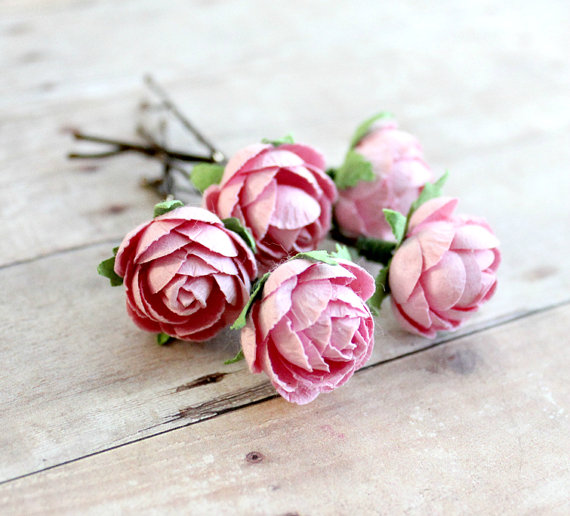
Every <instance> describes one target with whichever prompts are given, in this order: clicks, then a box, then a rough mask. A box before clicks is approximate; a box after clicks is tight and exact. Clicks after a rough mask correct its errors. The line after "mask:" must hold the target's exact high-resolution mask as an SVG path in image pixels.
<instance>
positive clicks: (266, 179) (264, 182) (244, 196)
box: [240, 168, 279, 206]
mask: <svg viewBox="0 0 570 516" xmlns="http://www.w3.org/2000/svg"><path fill="white" fill-rule="evenodd" d="M278 171H279V168H270V169H267V170H260V171H259V172H257V173H255V174H249V175H248V176H246V179H245V182H244V186H243V188H242V190H241V203H240V204H241V206H247V205H248V204H251V203H252V202H254V201H256V200H257V198H258V197H259V196H260V195H261V194H262V193H263V191H264V190H265V189H266V188H267V186H268V185H269V184H270V183H271V182H272V181H274V178H275V175H276V174H277V172H278Z"/></svg>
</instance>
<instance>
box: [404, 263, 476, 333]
mask: <svg viewBox="0 0 570 516" xmlns="http://www.w3.org/2000/svg"><path fill="white" fill-rule="evenodd" d="M466 280H467V276H466V272H465V266H464V265H463V261H462V260H461V258H460V257H459V256H458V255H457V253H453V252H449V253H445V254H444V255H443V257H442V258H441V260H440V262H439V263H438V264H437V265H436V266H435V267H432V268H431V269H430V270H429V271H427V272H426V273H424V274H423V275H422V279H421V284H422V286H423V288H424V292H425V296H426V298H427V300H428V303H429V306H430V307H432V308H434V309H435V310H447V309H449V308H451V307H452V306H454V305H455V304H457V302H458V301H459V299H461V296H462V295H463V291H464V290H465V284H466ZM403 309H404V310H405V311H406V313H408V314H410V312H409V311H408V307H407V303H406V304H405V305H404V306H403ZM413 319H416V317H413ZM421 324H422V325H424V326H427V324H424V323H421Z"/></svg>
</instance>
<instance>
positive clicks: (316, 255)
mask: <svg viewBox="0 0 570 516" xmlns="http://www.w3.org/2000/svg"><path fill="white" fill-rule="evenodd" d="M297 259H305V260H311V261H313V262H323V263H327V264H329V265H338V262H337V261H336V260H335V259H334V258H333V257H332V255H330V254H329V253H328V251H325V250H323V249H317V250H316V251H308V252H306V253H299V254H296V255H295V256H293V258H292V260H297Z"/></svg>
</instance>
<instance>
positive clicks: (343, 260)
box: [98, 114, 500, 404]
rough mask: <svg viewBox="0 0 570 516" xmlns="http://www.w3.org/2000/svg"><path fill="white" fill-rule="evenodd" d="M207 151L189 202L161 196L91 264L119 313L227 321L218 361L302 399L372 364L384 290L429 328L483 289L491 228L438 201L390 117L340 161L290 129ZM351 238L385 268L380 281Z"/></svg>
mask: <svg viewBox="0 0 570 516" xmlns="http://www.w3.org/2000/svg"><path fill="white" fill-rule="evenodd" d="M213 153H214V148H213V147H212V155H213ZM198 161H202V160H198ZM203 161H206V160H203ZM210 161H212V162H211V163H201V164H197V165H195V166H194V167H193V169H192V171H191V176H190V180H191V181H192V183H193V184H194V186H195V187H196V188H197V189H198V190H200V191H201V192H203V196H202V206H201V207H194V206H184V205H183V203H182V202H181V201H178V200H175V199H170V198H168V199H167V200H165V201H163V202H161V203H159V204H157V205H156V207H155V216H154V218H153V219H152V220H150V221H147V222H145V223H144V224H142V225H140V226H139V227H137V228H136V229H134V230H133V231H131V232H130V233H129V234H128V235H127V236H126V237H125V238H124V240H123V242H122V243H121V245H120V246H119V247H118V248H116V249H115V252H114V256H113V257H112V258H110V259H108V260H105V261H104V262H102V263H101V264H100V265H99V268H98V271H99V273H100V274H102V275H103V276H106V277H108V278H109V279H110V281H111V284H112V285H120V284H124V286H125V293H126V305H127V311H128V314H129V315H130V317H131V318H132V320H133V321H134V322H135V324H136V325H137V326H138V327H140V328H141V329H143V330H145V331H149V332H153V333H156V334H157V339H158V342H159V343H161V344H163V343H166V342H168V341H169V340H170V339H171V338H177V339H182V340H189V341H205V340H208V339H210V338H212V337H214V336H215V335H216V334H218V333H219V332H220V330H222V329H223V328H226V327H228V326H231V327H232V328H234V329H236V330H239V331H240V332H241V350H240V352H239V353H238V355H237V356H236V357H235V358H233V359H231V360H228V363H231V362H234V361H237V360H239V359H241V358H245V360H246V362H247V364H248V366H249V369H250V370H251V371H252V372H253V373H260V372H264V373H265V374H266V375H267V376H268V377H269V379H270V381H271V383H272V384H273V386H274V387H275V389H276V390H277V392H278V393H279V394H280V395H282V396H283V397H284V398H285V399H287V400H288V401H291V402H295V403H299V404H304V403H308V402H310V401H312V400H313V399H314V398H315V397H317V396H318V395H319V393H321V392H329V391H331V390H333V389H335V388H336V387H338V386H340V385H342V384H344V383H345V382H347V381H348V380H349V379H350V377H351V376H352V375H353V374H354V372H355V371H356V370H357V369H359V368H360V367H362V366H363V365H364V364H365V363H366V362H367V361H368V359H369V358H370V356H371V353H372V350H373V346H374V316H376V315H377V314H378V312H379V310H380V307H381V305H382V302H383V300H384V299H385V298H386V297H388V296H389V297H390V303H391V307H392V311H393V313H394V314H395V317H396V319H397V321H398V322H399V323H400V325H401V327H402V328H403V329H404V330H406V331H409V332H412V333H415V334H418V335H422V336H424V337H426V338H434V337H435V336H436V333H437V332H438V331H442V330H447V331H449V330H455V329H456V328H458V327H459V326H460V325H461V324H462V323H463V322H464V321H465V320H466V319H467V318H468V317H469V316H470V315H471V314H473V313H474V312H476V311H477V310H478V308H479V307H480V305H481V304H482V303H484V302H485V301H487V300H488V299H489V298H490V297H491V296H492V295H493V292H494V291H495V287H496V283H497V282H496V274H495V273H496V271H497V267H498V265H499V262H500V253H499V250H498V245H499V243H498V240H497V238H496V237H495V235H494V234H493V232H492V230H491V228H490V227H489V225H488V224H487V223H486V222H485V221H484V220H483V219H481V218H477V217H472V216H466V215H459V214H457V213H456V208H457V204H458V200H457V199H454V198H448V197H442V196H441V189H442V186H443V183H444V181H445V179H446V177H447V175H444V176H443V177H441V178H440V179H439V180H437V181H435V182H433V181H434V175H433V172H432V171H431V169H430V167H429V166H428V165H427V164H426V162H425V160H424V157H423V153H422V150H421V147H420V145H419V143H418V141H417V139H416V138H415V137H413V136H412V135H410V134H408V133H406V132H404V131H402V130H400V129H398V127H397V124H396V122H395V120H394V118H393V117H392V116H390V115H386V114H381V115H378V116H375V117H373V118H371V119H369V120H367V121H366V122H364V123H363V124H361V125H360V126H359V127H358V129H357V130H356V132H355V134H354V137H353V138H352V140H351V142H350V145H349V150H348V152H347V154H346V158H345V160H344V162H343V164H342V165H341V166H340V167H338V168H336V169H328V170H327V168H326V165H325V159H324V157H323V156H322V154H321V153H319V152H318V151H317V150H315V149H314V148H313V147H311V146H309V145H305V144H300V143H296V142H294V141H293V139H292V138H291V137H286V138H283V139H281V140H275V141H267V140H264V141H263V142H262V143H255V144H253V145H250V146H248V147H246V148H244V149H242V150H240V151H238V152H237V153H236V154H235V155H233V157H231V158H230V159H229V160H228V161H227V163H225V164H224V163H223V162H221V163H220V162H219V161H220V160H219V159H212V160H210ZM327 235H328V236H330V237H331V238H333V239H335V240H337V241H338V242H340V243H341V244H343V245H339V244H337V250H336V252H332V253H329V252H327V251H324V250H321V249H319V246H320V245H321V243H322V241H323V240H324V238H325V237H327ZM349 247H350V248H352V249H353V250H355V251H356V252H358V253H360V254H361V255H363V256H365V257H367V258H368V259H371V260H374V261H377V262H380V263H382V264H383V267H382V268H381V270H380V272H379V273H378V275H377V276H376V278H373V277H372V276H371V275H370V274H369V273H368V272H367V271H366V270H365V269H364V268H362V267H360V266H359V265H356V264H355V263H353V262H352V260H351V253H350V251H349Z"/></svg>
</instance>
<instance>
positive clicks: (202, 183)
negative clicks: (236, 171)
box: [190, 163, 224, 193]
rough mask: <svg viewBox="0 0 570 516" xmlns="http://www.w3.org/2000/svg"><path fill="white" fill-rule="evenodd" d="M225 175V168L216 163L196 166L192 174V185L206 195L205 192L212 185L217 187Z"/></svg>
mask: <svg viewBox="0 0 570 516" xmlns="http://www.w3.org/2000/svg"><path fill="white" fill-rule="evenodd" d="M223 175H224V166H223V165H217V164H214V163H200V164H198V165H194V167H193V168H192V172H190V181H192V184H193V185H194V186H195V187H196V188H197V189H198V190H200V192H201V193H204V190H206V188H208V186H210V185H217V184H219V183H220V181H221V180H222V176H223Z"/></svg>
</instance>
